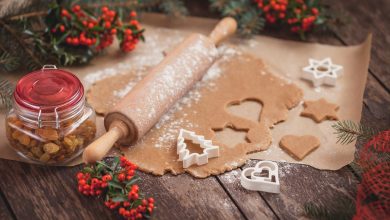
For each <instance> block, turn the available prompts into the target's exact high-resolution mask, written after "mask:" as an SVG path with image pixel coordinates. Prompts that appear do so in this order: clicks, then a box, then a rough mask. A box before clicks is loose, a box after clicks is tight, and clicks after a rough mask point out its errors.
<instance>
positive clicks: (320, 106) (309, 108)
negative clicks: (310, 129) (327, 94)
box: [301, 98, 339, 123]
mask: <svg viewBox="0 0 390 220" xmlns="http://www.w3.org/2000/svg"><path fill="white" fill-rule="evenodd" d="M303 106H304V107H305V109H304V110H303V111H302V113H301V115H302V116H304V117H309V118H311V119H313V120H314V121H315V122H317V123H320V122H322V121H324V120H338V117H337V113H336V111H337V110H338V109H339V106H338V105H336V104H333V103H330V102H328V101H326V100H325V99H324V98H321V99H318V100H316V101H305V102H304V103H303Z"/></svg>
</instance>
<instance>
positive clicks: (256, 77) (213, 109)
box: [88, 54, 303, 178]
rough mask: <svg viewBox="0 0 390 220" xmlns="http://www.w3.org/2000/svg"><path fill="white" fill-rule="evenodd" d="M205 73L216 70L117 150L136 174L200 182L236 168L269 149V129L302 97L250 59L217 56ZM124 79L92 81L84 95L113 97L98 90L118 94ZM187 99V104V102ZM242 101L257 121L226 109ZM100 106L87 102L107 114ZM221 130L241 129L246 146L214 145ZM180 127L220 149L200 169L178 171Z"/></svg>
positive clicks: (253, 59)
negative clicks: (255, 110)
mask: <svg viewBox="0 0 390 220" xmlns="http://www.w3.org/2000/svg"><path fill="white" fill-rule="evenodd" d="M213 68H214V69H213ZM211 69H213V71H214V74H215V73H216V72H218V74H217V75H219V77H210V76H208V75H206V76H205V77H204V79H205V78H209V79H208V81H207V82H204V81H205V80H204V79H203V80H202V81H200V82H198V83H197V84H196V85H195V86H194V89H193V90H192V91H190V92H189V94H187V95H186V96H185V97H183V98H182V100H180V101H179V103H178V104H176V105H175V106H174V107H173V108H172V109H171V110H170V111H169V112H168V113H166V115H164V116H163V117H162V119H161V120H160V122H159V123H157V124H156V125H155V127H154V128H152V129H151V130H150V131H149V132H148V133H147V134H146V135H145V136H144V137H143V138H142V139H141V140H140V141H138V143H137V144H136V145H134V146H131V147H122V148H121V150H122V151H123V152H124V153H125V155H126V156H127V158H128V159H130V160H131V161H132V162H134V163H135V164H137V165H138V167H139V169H140V170H142V171H144V172H148V173H152V174H155V175H163V174H164V173H167V172H171V173H172V174H180V173H184V172H188V173H190V174H191V175H193V176H195V177H198V178H205V177H207V176H210V175H218V174H221V173H224V172H226V171H230V170H232V169H235V168H237V167H240V166H242V165H243V164H245V162H246V160H247V158H246V155H247V154H248V153H251V152H258V151H262V150H266V149H267V148H268V147H269V145H270V143H271V134H270V127H272V126H274V124H276V123H278V122H281V121H283V120H286V118H287V113H288V110H289V109H291V108H293V107H295V106H297V105H298V103H299V102H300V101H301V99H302V96H303V92H302V90H301V89H300V88H298V87H297V86H296V85H294V84H291V83H288V82H286V81H285V80H283V79H281V78H279V77H276V76H275V75H273V74H271V73H269V72H268V71H267V69H266V68H265V65H264V63H263V61H262V60H261V59H258V58H255V57H253V56H252V55H248V54H235V55H231V56H230V57H229V58H224V59H222V58H221V59H220V60H218V61H217V62H216V63H215V64H214V65H213V66H212V67H211ZM209 72H210V70H209ZM129 77H132V76H131V75H129ZM125 78H126V77H124V78H122V77H120V76H118V77H111V78H107V79H104V80H102V81H100V82H97V83H96V84H95V85H94V86H92V87H91V90H90V91H89V93H88V94H90V95H89V97H91V96H92V95H93V94H98V97H99V99H101V100H111V99H113V92H101V91H98V90H103V89H104V90H106V91H107V90H110V89H111V90H112V88H116V89H117V90H118V89H120V88H121V86H124V85H123V84H125V83H124V82H123V81H122V82H121V80H123V79H125ZM108 82H110V83H111V84H110V88H106V87H107V86H108ZM189 97H190V98H189ZM191 97H192V102H189V101H188V100H191ZM194 97H195V98H194ZM245 100H255V101H258V102H259V103H261V104H262V109H261V117H260V120H259V121H251V120H248V119H245V118H242V117H239V116H236V115H234V114H230V113H229V112H228V111H227V110H226V108H227V106H229V105H230V104H231V103H233V102H236V103H237V102H243V101H245ZM89 101H90V100H89ZM102 102H104V101H99V102H96V101H94V102H90V103H91V104H92V105H93V107H95V109H106V110H107V109H108V108H109V107H110V105H108V106H107V105H105V104H102ZM227 127H229V128H233V129H237V130H240V131H246V132H247V133H246V139H247V142H245V143H238V144H236V145H235V146H233V147H232V146H227V145H225V144H223V143H221V142H220V141H218V140H217V139H216V138H215V132H214V131H215V130H223V129H224V128H227ZM181 128H182V129H188V130H192V131H194V132H195V133H197V134H200V135H203V136H205V138H206V139H210V140H212V141H213V144H215V145H218V146H220V157H219V158H214V159H212V160H209V162H208V164H206V165H202V166H191V167H189V168H188V169H183V168H182V162H181V161H178V157H177V154H176V138H177V135H178V132H179V130H180V129H181Z"/></svg>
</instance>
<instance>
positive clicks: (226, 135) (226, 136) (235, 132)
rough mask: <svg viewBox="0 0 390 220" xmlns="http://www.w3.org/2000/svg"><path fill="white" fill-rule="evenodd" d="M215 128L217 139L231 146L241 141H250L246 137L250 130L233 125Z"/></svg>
mask: <svg viewBox="0 0 390 220" xmlns="http://www.w3.org/2000/svg"><path fill="white" fill-rule="evenodd" d="M213 130H214V132H215V139H216V140H217V141H218V142H220V143H222V144H224V145H226V146H228V147H230V148H233V147H235V146H236V145H237V144H240V143H249V141H248V139H247V137H246V134H247V133H248V130H244V129H242V130H241V129H236V128H233V127H232V126H228V127H225V128H223V129H213Z"/></svg>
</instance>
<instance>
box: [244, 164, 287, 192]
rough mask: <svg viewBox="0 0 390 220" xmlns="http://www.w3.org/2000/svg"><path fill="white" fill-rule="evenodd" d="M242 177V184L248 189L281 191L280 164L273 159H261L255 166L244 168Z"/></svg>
mask: <svg viewBox="0 0 390 220" xmlns="http://www.w3.org/2000/svg"><path fill="white" fill-rule="evenodd" d="M240 179H241V185H242V186H243V187H244V188H245V189H248V190H254V191H263V192H270V193H279V192H280V183H279V172H278V164H277V163H275V162H272V161H266V160H265V161H260V162H258V163H257V164H256V166H255V167H249V168H246V169H244V170H243V171H242V172H241V178H240Z"/></svg>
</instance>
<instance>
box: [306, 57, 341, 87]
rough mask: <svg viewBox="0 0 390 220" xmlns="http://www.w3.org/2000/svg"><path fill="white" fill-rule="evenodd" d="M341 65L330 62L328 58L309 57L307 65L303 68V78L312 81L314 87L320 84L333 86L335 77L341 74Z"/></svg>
mask: <svg viewBox="0 0 390 220" xmlns="http://www.w3.org/2000/svg"><path fill="white" fill-rule="evenodd" d="M342 70H343V67H342V66H340V65H336V64H333V63H332V60H331V59H330V58H325V59H323V60H315V59H309V66H306V67H304V68H303V71H304V72H305V73H304V74H303V75H302V78H303V79H306V80H309V81H312V82H313V85H314V86H315V87H318V86H320V85H322V84H326V85H330V86H335V85H336V81H337V78H339V77H340V76H341V74H342Z"/></svg>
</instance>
